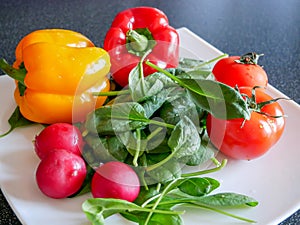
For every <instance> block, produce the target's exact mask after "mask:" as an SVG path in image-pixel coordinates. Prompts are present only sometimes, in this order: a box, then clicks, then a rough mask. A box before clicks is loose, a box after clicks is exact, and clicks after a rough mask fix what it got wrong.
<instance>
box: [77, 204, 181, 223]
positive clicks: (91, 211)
mask: <svg viewBox="0 0 300 225" xmlns="http://www.w3.org/2000/svg"><path fill="white" fill-rule="evenodd" d="M82 210H83V212H84V213H85V215H86V217H87V218H88V219H89V220H90V221H91V222H92V224H93V225H104V220H105V219H106V218H107V217H109V216H111V215H113V214H116V213H126V212H134V211H137V212H149V213H150V212H151V213H154V214H155V213H159V214H164V215H179V214H182V212H178V211H170V210H160V209H155V210H152V209H148V208H144V207H141V206H139V205H136V204H134V203H131V202H128V201H125V200H120V199H111V198H90V199H87V200H85V201H84V202H83V204H82Z"/></svg>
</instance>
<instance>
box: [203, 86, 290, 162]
mask: <svg viewBox="0 0 300 225" xmlns="http://www.w3.org/2000/svg"><path fill="white" fill-rule="evenodd" d="M240 91H241V93H245V94H247V95H248V96H251V88H246V87H245V88H240ZM255 93H256V102H257V103H260V102H265V101H269V100H270V99H272V98H271V97H270V96H269V95H267V94H266V93H265V92H263V91H262V90H257V89H256V91H255ZM261 112H263V113H266V114H268V115H272V116H282V115H284V113H283V110H282V108H281V106H280V105H279V103H278V102H273V103H270V104H267V105H265V106H263V107H262V108H261ZM243 121H244V120H243V119H232V120H222V119H217V118H215V117H213V116H211V115H209V116H208V117H207V132H208V135H209V137H210V140H211V142H212V144H213V145H214V146H215V147H216V148H218V149H219V150H220V151H221V152H223V153H224V154H225V155H227V156H230V157H232V158H235V159H244V160H250V159H254V158H257V157H259V156H262V155H263V154H264V153H266V152H267V151H268V150H269V149H270V148H271V147H272V146H273V145H274V144H275V143H276V142H277V141H278V140H279V138H280V137H281V135H282V133H283V130H284V127H285V118H284V117H279V118H274V117H271V116H267V115H264V114H261V113H258V112H254V111H252V113H251V118H250V120H246V121H245V123H244V124H243Z"/></svg>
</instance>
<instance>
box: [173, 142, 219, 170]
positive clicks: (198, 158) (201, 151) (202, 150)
mask: <svg viewBox="0 0 300 225" xmlns="http://www.w3.org/2000/svg"><path fill="white" fill-rule="evenodd" d="M207 145H208V143H207V140H204V139H203V138H202V139H201V144H200V147H199V148H198V150H197V151H196V152H195V153H194V154H193V155H189V156H185V157H182V158H180V159H179V161H180V162H181V163H185V164H186V165H188V166H198V165H200V164H202V163H204V162H206V161H208V160H209V159H211V158H213V157H214V155H215V153H214V151H213V150H212V149H211V148H208V147H207Z"/></svg>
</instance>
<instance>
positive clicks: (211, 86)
mask: <svg viewBox="0 0 300 225" xmlns="http://www.w3.org/2000/svg"><path fill="white" fill-rule="evenodd" d="M146 64H147V65H149V66H151V67H152V68H154V69H156V70H158V71H159V72H161V73H164V74H165V75H166V76H168V77H170V78H171V79H172V80H174V81H175V82H177V83H178V85H180V86H181V87H183V88H185V89H186V90H187V92H188V93H189V96H190V97H191V98H192V100H193V101H194V102H195V104H196V105H198V106H200V107H202V108H203V109H205V110H207V111H208V112H210V113H211V114H212V115H214V116H215V117H217V118H221V119H233V118H244V119H249V118H250V110H249V109H248V106H247V104H246V102H245V100H244V99H243V97H242V95H241V94H240V93H239V92H238V91H236V90H235V89H233V88H231V87H229V86H227V85H225V84H223V83H220V82H217V81H214V80H206V79H186V78H178V77H176V76H174V75H173V74H171V73H169V72H168V71H166V70H163V69H161V68H159V67H158V66H156V65H155V64H153V63H151V62H149V61H146Z"/></svg>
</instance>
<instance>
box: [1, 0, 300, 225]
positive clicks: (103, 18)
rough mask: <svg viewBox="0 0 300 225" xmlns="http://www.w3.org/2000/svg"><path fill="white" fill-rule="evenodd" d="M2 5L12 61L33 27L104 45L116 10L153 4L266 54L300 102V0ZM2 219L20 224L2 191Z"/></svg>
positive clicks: (274, 79) (234, 46) (211, 34)
mask: <svg viewBox="0 0 300 225" xmlns="http://www.w3.org/2000/svg"><path fill="white" fill-rule="evenodd" d="M0 5H1V7H0V28H1V31H0V57H1V58H2V57H5V58H6V59H7V61H8V62H10V63H12V62H13V61H14V50H15V47H16V45H17V44H18V42H19V40H20V39H21V38H22V37H23V36H24V35H26V34H28V33H29V32H31V31H33V30H37V29H43V28H64V29H70V30H75V31H78V32H80V33H83V34H85V35H86V36H88V37H89V38H90V39H91V40H92V41H93V42H94V43H95V44H96V45H97V46H100V47H102V43H103V39H104V36H105V33H106V31H107V30H108V28H109V26H110V24H111V22H112V20H113V18H114V16H115V15H116V13H117V12H119V11H121V10H123V9H125V8H129V7H134V6H140V5H148V6H153V7H157V8H159V9H161V10H162V11H164V12H165V13H166V15H167V16H168V18H169V21H170V24H171V25H172V26H173V27H175V28H179V27H187V28H189V29H190V30H192V31H193V32H195V33H196V34H197V35H199V36H201V37H202V38H203V39H205V40H206V41H208V42H209V43H211V44H212V45H214V46H215V47H217V48H218V49H220V50H221V51H223V52H226V53H228V54H230V55H241V54H243V53H246V52H249V51H256V52H258V53H264V57H262V58H261V59H260V64H261V65H263V66H264V68H265V70H266V71H267V73H268V76H269V82H270V84H271V85H273V86H275V87H276V88H277V89H278V90H280V91H281V92H283V93H284V94H286V95H287V96H289V97H290V98H292V99H294V100H295V101H296V102H297V103H300V88H299V87H300V26H299V24H300V13H299V11H300V1H298V0H284V1H283V0H252V1H239V0H223V1H211V0H172V1H171V0H164V1H159V0H152V1H149V0H144V1H137V0H127V1H121V0H120V1H113V0H98V1H97V0H87V1H85V0H73V1H71V0H65V1H59V0H52V1H38V0H26V1H22V0H2V1H1V3H0ZM0 172H1V171H0ZM0 224H4V225H10V224H11V225H17V224H20V222H19V221H18V219H17V218H16V216H15V215H14V213H13V212H12V210H11V208H10V207H9V205H8V203H7V202H6V200H5V198H4V196H3V194H2V192H1V193H0ZM292 224H300V211H299V212H296V213H295V214H294V215H292V216H291V217H290V218H288V219H287V220H286V221H284V222H282V223H281V225H292Z"/></svg>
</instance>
